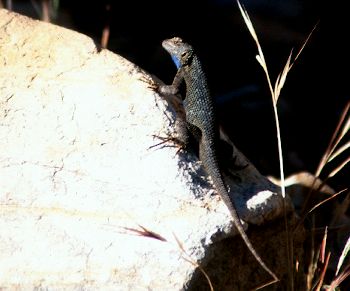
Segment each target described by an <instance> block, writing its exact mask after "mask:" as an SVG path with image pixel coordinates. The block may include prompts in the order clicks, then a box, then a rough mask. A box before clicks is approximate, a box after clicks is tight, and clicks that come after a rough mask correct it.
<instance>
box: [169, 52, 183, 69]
mask: <svg viewBox="0 0 350 291" xmlns="http://www.w3.org/2000/svg"><path fill="white" fill-rule="evenodd" d="M171 58H172V60H173V62H174V64H175V66H176V68H177V69H179V68H180V66H181V64H180V60H179V59H178V58H177V57H176V56H174V55H171Z"/></svg>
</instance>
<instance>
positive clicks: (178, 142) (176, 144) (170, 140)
mask: <svg viewBox="0 0 350 291" xmlns="http://www.w3.org/2000/svg"><path fill="white" fill-rule="evenodd" d="M152 136H153V137H154V138H157V139H159V140H161V141H160V142H159V143H157V144H155V145H152V146H150V147H149V148H148V149H152V148H154V147H158V146H162V147H177V148H178V150H177V152H176V154H178V153H179V152H180V151H181V150H184V149H185V145H184V143H183V142H181V140H179V139H177V138H176V137H172V136H168V137H163V136H158V135H152ZM169 143H172V144H171V145H169Z"/></svg>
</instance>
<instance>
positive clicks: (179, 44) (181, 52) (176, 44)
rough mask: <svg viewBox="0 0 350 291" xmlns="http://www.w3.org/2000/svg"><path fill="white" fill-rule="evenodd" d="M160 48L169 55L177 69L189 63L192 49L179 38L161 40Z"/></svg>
mask: <svg viewBox="0 0 350 291" xmlns="http://www.w3.org/2000/svg"><path fill="white" fill-rule="evenodd" d="M162 46H163V48H164V49H165V50H166V51H167V52H168V53H169V54H170V55H171V58H172V59H173V61H174V63H175V65H176V67H177V68H178V69H179V68H180V67H182V66H185V65H188V64H190V63H191V60H192V57H193V48H192V46H190V45H189V44H188V43H186V42H184V41H183V40H182V39H181V38H179V37H173V38H170V39H166V40H163V42H162Z"/></svg>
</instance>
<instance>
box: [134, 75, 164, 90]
mask: <svg viewBox="0 0 350 291" xmlns="http://www.w3.org/2000/svg"><path fill="white" fill-rule="evenodd" d="M139 80H140V81H142V82H144V83H146V84H147V88H149V89H151V90H154V91H158V90H159V85H158V84H157V83H156V82H155V81H154V80H153V79H151V78H147V77H146V76H142V77H141V78H140V79H139Z"/></svg>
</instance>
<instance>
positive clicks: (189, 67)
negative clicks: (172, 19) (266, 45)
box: [158, 37, 278, 282]
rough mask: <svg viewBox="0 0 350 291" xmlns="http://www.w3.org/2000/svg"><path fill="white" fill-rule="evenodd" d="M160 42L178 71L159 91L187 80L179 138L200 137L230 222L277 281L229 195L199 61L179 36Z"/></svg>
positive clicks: (202, 157) (204, 158)
mask: <svg viewBox="0 0 350 291" xmlns="http://www.w3.org/2000/svg"><path fill="white" fill-rule="evenodd" d="M162 46H163V47H164V48H165V50H167V51H168V53H169V54H170V55H171V57H172V58H173V60H174V63H175V64H176V66H177V68H178V71H177V73H176V75H175V77H174V81H173V84H172V85H169V86H160V87H159V88H158V91H159V92H160V93H162V94H176V93H178V91H179V86H180V84H181V83H182V81H185V83H186V97H185V99H184V101H183V104H184V109H185V113H186V127H187V131H186V130H181V135H180V136H179V140H180V141H181V142H182V143H183V144H184V145H187V142H188V137H189V134H193V135H194V136H195V137H196V138H197V139H198V141H199V159H200V160H201V161H202V163H203V166H204V168H205V170H206V171H207V173H208V174H209V175H210V176H211V179H212V181H213V183H214V186H215V188H216V190H217V192H218V193H219V195H220V196H221V198H222V200H223V201H224V202H225V204H226V206H227V208H228V209H229V211H230V213H231V215H232V219H233V222H234V224H235V226H236V228H237V229H238V232H239V233H240V235H241V237H242V238H243V240H244V242H245V244H246V245H247V247H248V249H249V250H250V252H251V253H252V254H253V256H254V257H255V259H256V260H257V261H258V262H259V264H260V265H261V266H262V267H263V268H264V269H265V270H266V271H267V272H268V273H269V274H270V275H271V276H272V277H273V278H274V282H275V281H277V280H278V279H277V277H276V275H275V274H274V273H273V272H272V271H271V270H270V269H269V268H268V267H267V266H266V265H265V263H264V262H263V260H262V259H261V257H260V256H259V255H258V253H257V252H256V250H255V249H254V247H253V245H252V244H251V242H250V240H249V238H248V237H247V235H246V233H245V231H244V229H243V226H242V224H241V221H240V219H239V217H238V214H237V211H236V209H235V206H234V204H233V201H232V200H231V199H230V196H229V194H228V192H227V188H226V186H225V184H224V181H223V177H222V174H221V171H220V168H219V163H218V159H217V154H216V149H217V142H218V140H219V137H218V129H217V124H216V118H215V110H214V104H213V100H212V98H211V95H210V92H209V88H208V85H207V80H206V77H205V74H204V71H203V69H202V66H201V63H200V61H199V59H198V57H197V56H196V54H195V53H194V51H193V48H192V46H191V45H189V44H187V43H185V42H184V41H183V40H182V39H180V38H178V37H174V38H171V39H166V40H164V41H163V43H162Z"/></svg>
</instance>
